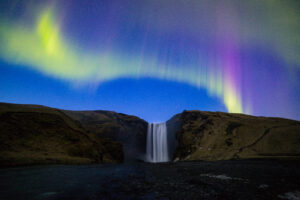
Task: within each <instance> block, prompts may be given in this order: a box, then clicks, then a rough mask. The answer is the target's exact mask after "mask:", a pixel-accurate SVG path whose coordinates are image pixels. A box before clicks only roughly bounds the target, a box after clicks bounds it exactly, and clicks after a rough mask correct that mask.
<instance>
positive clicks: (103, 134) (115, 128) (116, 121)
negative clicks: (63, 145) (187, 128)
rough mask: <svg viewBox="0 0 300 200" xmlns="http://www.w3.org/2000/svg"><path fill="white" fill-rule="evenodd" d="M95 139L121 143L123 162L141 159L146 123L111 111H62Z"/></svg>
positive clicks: (144, 151)
mask: <svg viewBox="0 0 300 200" xmlns="http://www.w3.org/2000/svg"><path fill="white" fill-rule="evenodd" d="M63 112H64V113H66V114H67V115H68V116H70V117H71V118H73V119H75V120H78V121H79V122H80V123H81V124H82V126H83V127H84V128H85V129H86V130H88V131H89V132H92V133H95V134H96V135H97V137H99V138H101V139H103V138H109V139H111V140H113V141H117V142H120V143H122V145H123V150H124V155H125V160H126V161H130V160H136V159H143V158H144V155H145V153H146V135H147V125H148V123H147V122H146V121H144V120H142V119H140V118H138V117H135V116H130V115H125V114H121V113H116V112H111V111H63Z"/></svg>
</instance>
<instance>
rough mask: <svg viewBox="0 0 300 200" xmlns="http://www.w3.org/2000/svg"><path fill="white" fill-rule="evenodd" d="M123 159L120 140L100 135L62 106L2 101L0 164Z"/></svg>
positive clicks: (102, 161)
mask: <svg viewBox="0 0 300 200" xmlns="http://www.w3.org/2000/svg"><path fill="white" fill-rule="evenodd" d="M122 160H123V151H122V145H121V144H120V143H119V142H116V141H112V140H110V139H102V140H101V139H99V138H98V137H97V136H96V135H95V134H94V133H93V132H89V131H87V130H86V129H84V127H83V126H82V125H81V124H80V123H79V122H78V121H76V120H74V119H72V118H70V117H69V116H68V115H66V114H65V113H64V112H62V111H61V110H58V109H53V108H48V107H44V106H35V105H16V104H5V103H1V104H0V166H16V165H31V164H49V163H51V164H52V163H64V164H83V163H85V164H86V163H116V162H122Z"/></svg>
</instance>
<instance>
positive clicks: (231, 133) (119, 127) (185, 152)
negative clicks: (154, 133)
mask: <svg viewBox="0 0 300 200" xmlns="http://www.w3.org/2000/svg"><path fill="white" fill-rule="evenodd" d="M167 127H168V133H169V134H168V141H169V142H170V149H169V153H170V156H171V157H172V158H173V160H175V161H177V160H229V159H251V158H263V159H292V160H294V159H299V157H300V122H299V121H294V120H288V119H280V118H267V117H254V116H249V115H243V114H228V113H221V112H201V111H184V112H183V113H180V114H177V115H175V116H173V117H172V118H171V119H170V120H168V121H167ZM146 134H147V122H146V121H144V120H142V119H139V118H138V117H135V116H130V115H125V114H121V113H116V112H111V111H67V110H59V109H55V108H49V107H45V106H37V105H18V104H7V103H0V166H16V165H31V164H52V163H64V164H75V163H76V164H79V163H80V164H81V163H116V162H122V161H123V160H124V157H125V159H126V160H136V159H143V156H144V155H145V150H146Z"/></svg>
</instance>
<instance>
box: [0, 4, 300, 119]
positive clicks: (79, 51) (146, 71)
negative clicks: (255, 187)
mask: <svg viewBox="0 0 300 200" xmlns="http://www.w3.org/2000/svg"><path fill="white" fill-rule="evenodd" d="M0 101H1V102H10V103H22V104H41V105H46V106H51V107H56V108H62V109H71V110H113V111H116V112H122V113H126V114H133V115H137V116H139V117H141V118H143V119H145V120H147V121H149V122H160V121H166V120H168V119H169V118H170V117H171V116H173V115H174V114H177V113H179V112H182V111H183V110H191V109H197V110H208V111H224V112H231V113H246V114H252V115H258V116H274V117H284V118H292V119H298V120H300V103H299V102H300V1H298V0H294V1H291V0H286V1H280V0H264V1H262V0H249V1H241V0H230V1H229V0H228V1H227V0H224V1H219V0H215V1H214V0H206V1H204V0H161V1H156V0H88V1H84V0H67V1H58V0H57V1H46V0H23V1H15V0H7V1H5V0H0Z"/></svg>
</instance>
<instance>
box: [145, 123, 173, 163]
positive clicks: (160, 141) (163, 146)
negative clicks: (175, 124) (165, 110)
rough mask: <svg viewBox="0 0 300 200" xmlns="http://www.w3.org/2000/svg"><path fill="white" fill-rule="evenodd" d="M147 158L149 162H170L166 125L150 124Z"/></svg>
mask: <svg viewBox="0 0 300 200" xmlns="http://www.w3.org/2000/svg"><path fill="white" fill-rule="evenodd" d="M146 154H147V155H146V156H147V158H146V159H147V161H148V162H154V163H155V162H168V161H169V153H168V137H167V125H166V123H159V124H148V131H147V149H146Z"/></svg>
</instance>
